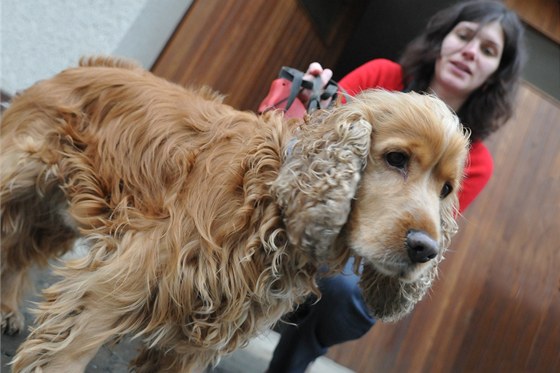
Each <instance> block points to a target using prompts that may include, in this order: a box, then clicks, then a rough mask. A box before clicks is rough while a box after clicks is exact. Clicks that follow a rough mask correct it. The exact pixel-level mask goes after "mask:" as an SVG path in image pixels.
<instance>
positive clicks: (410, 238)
mask: <svg viewBox="0 0 560 373" xmlns="http://www.w3.org/2000/svg"><path fill="white" fill-rule="evenodd" d="M406 244H407V249H408V256H409V258H410V260H412V262H413V263H425V262H427V261H429V260H432V259H434V258H435V257H436V256H437V254H438V251H439V248H438V243H437V242H436V241H435V240H434V239H432V237H430V236H429V235H428V234H427V233H426V232H423V231H416V230H410V231H409V232H408V234H407V235H406Z"/></svg>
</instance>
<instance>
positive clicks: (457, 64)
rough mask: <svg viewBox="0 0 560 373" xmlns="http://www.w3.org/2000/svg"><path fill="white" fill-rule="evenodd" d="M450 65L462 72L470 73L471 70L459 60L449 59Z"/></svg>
mask: <svg viewBox="0 0 560 373" xmlns="http://www.w3.org/2000/svg"><path fill="white" fill-rule="evenodd" d="M450 63H451V65H452V66H453V67H454V69H455V70H458V71H460V72H462V73H465V74H468V75H472V71H471V69H470V68H469V66H468V65H467V64H465V63H463V62H460V61H450Z"/></svg>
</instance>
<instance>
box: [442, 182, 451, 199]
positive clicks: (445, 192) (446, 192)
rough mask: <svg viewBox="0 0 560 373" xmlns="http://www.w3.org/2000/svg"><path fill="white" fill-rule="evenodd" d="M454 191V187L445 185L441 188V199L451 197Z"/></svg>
mask: <svg viewBox="0 0 560 373" xmlns="http://www.w3.org/2000/svg"><path fill="white" fill-rule="evenodd" d="M452 191H453V187H452V186H451V184H449V183H445V184H444V185H443V188H441V193H440V195H439V198H441V199H444V198H445V197H447V196H448V195H450V194H451V192H452Z"/></svg>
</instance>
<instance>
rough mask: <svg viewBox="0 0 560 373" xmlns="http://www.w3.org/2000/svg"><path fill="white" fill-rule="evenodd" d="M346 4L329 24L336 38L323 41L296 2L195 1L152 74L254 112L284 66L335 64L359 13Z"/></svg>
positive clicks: (304, 11) (357, 8)
mask: <svg viewBox="0 0 560 373" xmlns="http://www.w3.org/2000/svg"><path fill="white" fill-rule="evenodd" d="M351 3H353V6H351V7H348V8H347V9H346V10H345V11H344V12H342V13H341V15H340V19H339V21H338V22H337V24H335V25H333V28H334V29H333V30H331V32H334V33H335V34H336V35H337V37H335V38H328V37H327V35H325V36H323V35H318V33H317V29H316V28H315V27H314V24H313V23H312V21H311V20H310V19H309V17H308V14H307V13H306V10H305V8H304V7H303V6H302V5H301V4H300V3H299V1H297V0H252V1H239V0H196V1H195V2H194V3H193V5H192V6H191V8H190V9H189V11H188V13H187V14H186V16H185V17H184V19H183V21H182V22H181V23H180V24H179V26H178V28H177V30H176V31H175V33H174V35H173V37H172V38H171V39H170V41H169V43H168V44H167V46H166V48H165V49H164V51H163V52H162V54H161V56H160V57H159V59H158V60H157V61H156V63H155V64H154V66H153V68H152V71H153V72H154V73H155V74H156V75H159V76H162V77H165V78H167V79H169V80H171V81H174V82H177V83H180V84H183V85H201V84H205V85H209V86H210V87H212V88H214V89H216V90H218V91H220V92H222V93H224V94H226V95H227V96H228V97H227V99H226V102H227V103H228V104H231V105H233V106H234V107H237V108H240V109H250V110H256V108H257V107H258V104H259V103H260V101H261V100H262V99H263V98H264V97H265V96H266V94H267V92H268V89H269V87H270V83H271V82H272V80H273V79H274V78H276V77H277V75H278V72H279V71H280V68H281V67H282V66H283V65H287V66H292V67H295V68H298V69H300V70H305V69H306V68H307V66H308V65H309V63H311V62H313V61H320V62H322V63H323V65H325V66H333V65H334V63H335V62H336V61H337V59H338V57H339V54H340V51H341V49H342V47H343V45H344V43H345V41H346V39H347V37H348V36H349V34H350V32H351V31H352V23H351V22H349V21H350V18H351V16H352V14H353V13H352V12H356V11H357V10H359V9H360V8H359V6H356V4H357V3H360V1H353V2H351ZM326 39H332V42H331V43H329V45H327V43H326V41H325V40H326Z"/></svg>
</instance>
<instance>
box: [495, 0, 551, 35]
mask: <svg viewBox="0 0 560 373" xmlns="http://www.w3.org/2000/svg"><path fill="white" fill-rule="evenodd" d="M504 3H506V4H507V6H509V7H510V8H511V9H513V10H515V11H516V12H517V13H518V14H519V16H520V17H521V19H523V21H525V22H526V23H527V24H529V25H530V26H531V27H533V28H534V29H536V30H538V31H540V32H542V33H543V34H544V35H545V36H547V37H548V38H550V39H552V40H553V41H555V42H556V43H557V44H560V1H558V0H504Z"/></svg>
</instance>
